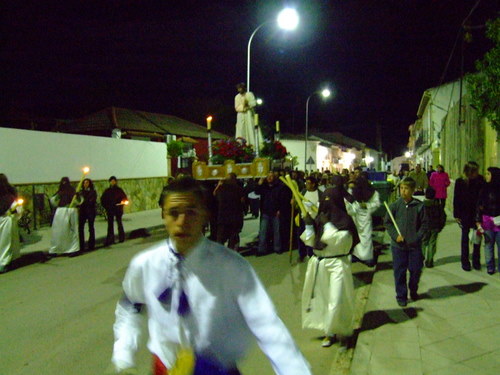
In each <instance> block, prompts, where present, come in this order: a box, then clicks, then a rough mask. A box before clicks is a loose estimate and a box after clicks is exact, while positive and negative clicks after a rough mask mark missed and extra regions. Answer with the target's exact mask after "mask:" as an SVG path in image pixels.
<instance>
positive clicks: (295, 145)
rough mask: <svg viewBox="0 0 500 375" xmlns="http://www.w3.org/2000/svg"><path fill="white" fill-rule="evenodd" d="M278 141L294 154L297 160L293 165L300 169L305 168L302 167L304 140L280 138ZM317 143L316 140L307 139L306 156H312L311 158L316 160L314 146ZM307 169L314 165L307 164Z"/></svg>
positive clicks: (312, 167)
mask: <svg viewBox="0 0 500 375" xmlns="http://www.w3.org/2000/svg"><path fill="white" fill-rule="evenodd" d="M280 142H281V143H282V144H283V146H285V147H286V150H287V151H288V152H289V153H290V154H291V155H292V156H296V157H297V160H298V162H299V164H298V165H294V166H293V167H294V168H298V169H299V170H301V171H304V170H305V167H304V152H305V150H304V148H305V141H302V140H301V141H297V140H288V139H280ZM318 144H319V142H317V141H308V142H307V145H308V148H307V158H308V159H309V157H311V156H312V158H313V160H314V161H315V162H316V161H317V160H316V147H317V145H318ZM308 168H309V170H311V169H313V170H315V169H316V166H315V165H309V166H308Z"/></svg>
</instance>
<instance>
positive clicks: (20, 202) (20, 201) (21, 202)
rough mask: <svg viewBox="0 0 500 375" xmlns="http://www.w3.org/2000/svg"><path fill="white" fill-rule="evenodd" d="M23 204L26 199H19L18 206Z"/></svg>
mask: <svg viewBox="0 0 500 375" xmlns="http://www.w3.org/2000/svg"><path fill="white" fill-rule="evenodd" d="M23 203H24V199H23V198H19V199H18V200H17V205H18V206H21V205H22V204H23Z"/></svg>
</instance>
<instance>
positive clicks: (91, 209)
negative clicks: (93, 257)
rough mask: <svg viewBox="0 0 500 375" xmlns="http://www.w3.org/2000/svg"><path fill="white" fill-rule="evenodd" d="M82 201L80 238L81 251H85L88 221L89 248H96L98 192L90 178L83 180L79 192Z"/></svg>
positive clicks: (79, 219) (79, 222) (79, 215)
mask: <svg viewBox="0 0 500 375" xmlns="http://www.w3.org/2000/svg"><path fill="white" fill-rule="evenodd" d="M78 195H79V196H80V198H81V200H82V203H81V204H80V207H79V212H78V237H79V239H80V251H85V233H84V229H85V223H88V229H89V241H88V243H87V250H88V251H92V250H94V249H95V228H94V221H95V217H96V201H97V193H96V191H95V189H94V183H93V182H92V180H91V179H90V178H86V179H84V180H83V185H82V190H81V191H80V192H79V193H78Z"/></svg>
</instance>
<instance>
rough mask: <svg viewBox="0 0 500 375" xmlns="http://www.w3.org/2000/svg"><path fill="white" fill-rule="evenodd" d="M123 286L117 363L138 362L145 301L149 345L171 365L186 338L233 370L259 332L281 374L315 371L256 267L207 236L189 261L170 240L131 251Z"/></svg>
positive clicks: (263, 346) (302, 374)
mask: <svg viewBox="0 0 500 375" xmlns="http://www.w3.org/2000/svg"><path fill="white" fill-rule="evenodd" d="M123 289H124V292H125V296H126V300H124V301H121V302H119V303H118V304H117V307H116V322H115V325H114V332H115V344H114V349H113V358H112V361H113V363H114V364H115V366H116V367H118V368H120V367H121V368H125V367H132V366H133V365H134V354H135V352H136V351H137V345H138V341H139V335H140V317H141V314H139V313H138V308H137V309H136V307H138V306H139V304H140V305H145V306H146V307H147V314H148V327H149V341H148V348H149V350H150V351H151V352H152V353H154V354H156V355H157V356H158V357H159V358H160V359H161V361H162V362H163V363H164V364H165V365H166V367H167V368H170V367H172V365H173V363H174V362H175V356H176V352H177V350H178V348H179V344H180V343H181V342H183V343H184V344H185V342H184V341H186V340H187V341H188V344H189V345H190V346H191V347H192V348H193V349H194V351H195V352H196V353H197V354H198V355H202V356H205V357H207V358H210V359H212V360H215V361H217V362H218V363H220V364H221V365H223V366H225V367H226V368H228V369H231V368H235V367H236V363H237V362H238V361H239V360H240V359H241V358H242V357H243V356H244V354H245V353H246V352H247V349H248V347H249V344H250V342H251V340H252V336H255V338H256V339H257V342H258V344H259V346H260V348H261V349H262V351H263V352H264V353H265V354H266V355H267V357H268V358H269V360H270V361H271V364H272V366H273V368H274V371H275V372H276V374H280V375H285V374H286V375H295V374H297V375H299V374H300V375H307V374H310V373H311V372H310V369H309V365H308V364H307V362H306V360H305V359H304V357H303V356H302V354H301V353H300V351H299V350H298V348H297V346H296V345H295V343H294V341H293V339H292V337H291V335H290V333H289V332H288V330H287V328H286V327H285V325H284V324H283V322H282V321H281V319H280V318H279V317H278V315H277V314H276V311H275V308H274V306H273V303H272V301H271V300H270V298H269V296H268V294H267V292H266V291H265V289H264V287H263V285H262V284H261V282H260V280H259V279H258V277H257V275H256V274H255V271H254V270H253V269H252V267H251V266H250V264H249V263H248V262H247V261H246V260H245V259H244V258H243V257H241V256H240V255H239V254H237V253H235V252H234V251H232V250H229V249H227V248H226V247H224V246H222V245H220V244H217V243H215V242H212V241H209V240H207V239H206V238H204V237H203V238H202V239H201V240H200V242H199V243H198V244H197V245H196V246H195V248H194V249H192V250H191V252H190V253H189V254H188V256H187V257H186V258H185V259H184V260H179V257H178V256H176V254H175V250H174V248H173V246H172V243H171V242H169V241H168V240H167V241H165V242H162V243H160V244H157V245H155V246H153V247H152V248H151V249H149V250H146V251H144V252H141V253H140V254H138V255H137V256H135V257H134V259H133V260H132V261H131V263H130V266H129V269H128V270H127V273H126V275H125V279H124V281H123ZM166 290H167V292H165V291H166ZM181 290H183V291H184V293H185V294H186V296H187V300H188V304H189V310H190V311H189V313H188V314H187V315H186V316H185V317H184V318H182V317H181V316H180V315H179V314H178V312H177V311H178V307H179V296H180V294H181ZM160 295H162V298H160V300H161V301H160V300H159V298H158V297H159V296H160ZM165 296H167V297H165Z"/></svg>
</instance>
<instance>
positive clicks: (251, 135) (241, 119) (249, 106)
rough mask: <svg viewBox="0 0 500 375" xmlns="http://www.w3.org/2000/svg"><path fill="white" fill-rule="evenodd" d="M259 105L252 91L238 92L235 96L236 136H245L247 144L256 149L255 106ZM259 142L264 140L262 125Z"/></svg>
mask: <svg viewBox="0 0 500 375" xmlns="http://www.w3.org/2000/svg"><path fill="white" fill-rule="evenodd" d="M256 105H257V102H256V101H255V96H254V95H253V93H251V92H246V93H245V94H243V95H242V94H238V95H236V96H235V97H234V109H235V110H236V112H237V115H236V136H235V138H239V137H241V138H244V139H245V140H246V141H247V144H249V145H253V147H254V150H256V149H257V147H256V144H257V140H256V139H255V130H254V125H255V124H254V119H253V116H254V110H253V109H254V108H255V106H256ZM258 137H259V139H258V142H259V145H260V144H261V143H262V142H263V141H264V139H263V138H262V132H261V131H260V127H259V129H258Z"/></svg>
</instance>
